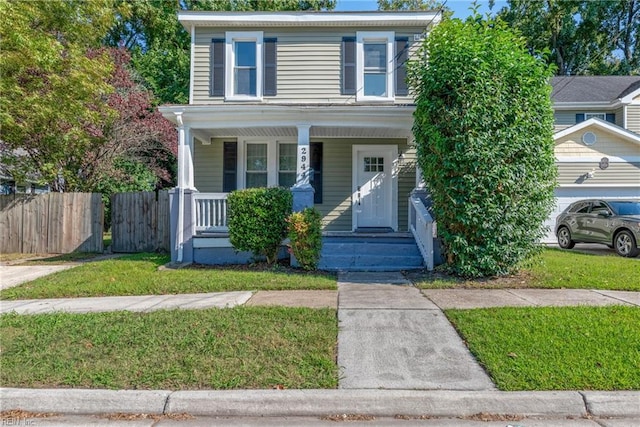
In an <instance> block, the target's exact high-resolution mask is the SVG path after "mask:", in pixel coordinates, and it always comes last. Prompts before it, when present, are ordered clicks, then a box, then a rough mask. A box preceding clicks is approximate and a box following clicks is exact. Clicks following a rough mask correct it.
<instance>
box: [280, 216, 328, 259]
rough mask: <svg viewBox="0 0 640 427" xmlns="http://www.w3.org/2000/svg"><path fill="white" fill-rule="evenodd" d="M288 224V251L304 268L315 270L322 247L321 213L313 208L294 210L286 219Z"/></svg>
mask: <svg viewBox="0 0 640 427" xmlns="http://www.w3.org/2000/svg"><path fill="white" fill-rule="evenodd" d="M287 222H288V224H289V233H288V235H289V240H290V242H291V243H290V245H291V247H290V249H289V252H290V253H292V254H293V256H295V257H296V259H297V260H298V263H299V264H300V266H301V267H302V268H304V269H305V270H315V269H316V267H317V266H318V260H319V259H320V250H321V249H322V231H321V228H322V215H321V214H320V212H318V211H317V210H316V209H315V208H306V209H304V210H303V211H302V212H294V213H292V214H291V215H290V216H289V219H288V220H287Z"/></svg>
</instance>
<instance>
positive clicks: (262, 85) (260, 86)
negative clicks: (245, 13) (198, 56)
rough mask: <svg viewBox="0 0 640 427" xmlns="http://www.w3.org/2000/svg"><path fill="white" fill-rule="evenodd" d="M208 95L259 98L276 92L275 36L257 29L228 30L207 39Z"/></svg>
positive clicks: (250, 99)
mask: <svg viewBox="0 0 640 427" xmlns="http://www.w3.org/2000/svg"><path fill="white" fill-rule="evenodd" d="M210 55H211V64H210V69H211V78H210V95H211V96H212V97H224V98H225V100H227V101H259V100H261V99H262V97H263V96H275V95H276V94H277V87H276V86H277V76H276V75H277V39H275V38H263V33H262V32H261V31H253V32H237V31H230V32H227V33H226V34H225V38H223V39H215V38H214V39H212V40H211V50H210Z"/></svg>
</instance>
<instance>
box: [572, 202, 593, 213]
mask: <svg viewBox="0 0 640 427" xmlns="http://www.w3.org/2000/svg"><path fill="white" fill-rule="evenodd" d="M569 212H572V213H578V212H580V213H587V212H589V202H577V203H575V204H573V205H571V208H569Z"/></svg>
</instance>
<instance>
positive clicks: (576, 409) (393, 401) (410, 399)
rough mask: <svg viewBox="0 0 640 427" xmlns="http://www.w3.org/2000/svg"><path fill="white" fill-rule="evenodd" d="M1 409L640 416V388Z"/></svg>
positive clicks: (174, 397)
mask: <svg viewBox="0 0 640 427" xmlns="http://www.w3.org/2000/svg"><path fill="white" fill-rule="evenodd" d="M0 409H1V410H3V411H6V410H9V409H21V410H24V411H29V412H40V413H58V414H64V415H101V414H105V413H128V414H157V415H161V414H170V413H187V414H191V415H199V416H212V417H238V416H242V417H296V416H297V417H309V416H319V417H322V416H327V415H332V414H366V415H372V416H394V415H406V416H423V415H428V416H433V417H451V418H454V417H468V416H471V415H475V414H479V413H488V414H513V415H519V416H525V417H578V418H583V417H586V416H595V417H617V418H640V391H619V392H604V391H588V392H578V391H536V392H522V391H517V392H503V391H452V390H426V391H419V390H348V389H337V390H229V391H168V390H139V391H138V390H82V389H15V388H0Z"/></svg>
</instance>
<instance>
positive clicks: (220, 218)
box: [191, 192, 439, 271]
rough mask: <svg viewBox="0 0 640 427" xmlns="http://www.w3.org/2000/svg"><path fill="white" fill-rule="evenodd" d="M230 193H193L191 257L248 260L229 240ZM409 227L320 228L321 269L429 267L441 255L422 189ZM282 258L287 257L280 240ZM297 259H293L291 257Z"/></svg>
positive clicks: (411, 205)
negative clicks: (407, 228) (422, 195)
mask: <svg viewBox="0 0 640 427" xmlns="http://www.w3.org/2000/svg"><path fill="white" fill-rule="evenodd" d="M227 195H228V193H194V194H193V207H194V209H193V212H194V215H195V221H194V223H195V234H194V235H193V236H192V237H191V244H192V248H193V262H195V263H199V264H237V263H247V262H250V261H251V260H252V255H251V254H249V253H242V252H240V253H238V252H236V251H235V250H234V249H233V246H232V245H231V242H230V241H229V234H228V231H229V229H228V225H227V202H226V201H227ZM408 206H409V215H408V216H409V218H410V219H409V221H410V224H409V231H404V232H397V231H393V230H390V229H366V228H364V229H358V230H355V231H324V232H323V239H322V240H323V246H322V252H321V258H320V263H319V268H320V269H322V270H335V271H338V270H339V271H399V270H413V269H420V268H427V269H428V270H432V269H433V266H434V261H435V262H436V263H437V262H438V259H439V251H438V248H437V241H436V235H435V224H434V223H433V220H432V218H431V216H430V215H429V213H428V211H427V208H426V207H425V204H424V198H423V197H421V193H420V192H414V194H412V196H411V197H410V198H409V201H408ZM281 257H282V258H287V257H289V254H288V252H287V250H286V242H283V249H282V252H281ZM294 262H295V261H294Z"/></svg>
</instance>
